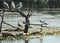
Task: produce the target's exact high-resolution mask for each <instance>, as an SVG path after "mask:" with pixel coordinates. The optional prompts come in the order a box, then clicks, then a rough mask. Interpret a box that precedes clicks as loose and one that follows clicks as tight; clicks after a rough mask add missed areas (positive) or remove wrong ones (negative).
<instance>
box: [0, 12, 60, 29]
mask: <svg viewBox="0 0 60 43" xmlns="http://www.w3.org/2000/svg"><path fill="white" fill-rule="evenodd" d="M24 13H25V14H27V13H28V11H24ZM13 14H14V15H13ZM32 14H33V15H32V16H31V17H30V18H29V19H30V22H31V23H33V24H40V21H39V20H42V21H45V22H46V23H48V25H47V26H48V27H60V14H56V15H50V14H43V13H41V12H39V13H38V12H36V11H33V12H32ZM0 18H1V17H0ZM0 20H1V19H0ZM4 21H5V22H7V23H9V24H11V25H13V26H16V27H18V26H17V24H18V22H19V23H20V24H21V25H23V26H24V24H23V23H22V22H23V21H25V19H24V17H22V16H21V15H20V14H17V13H16V12H15V13H11V12H6V13H5V14H4ZM8 27H9V28H11V27H10V26H7V25H5V24H3V28H6V29H7V28H8ZM33 27H36V26H33Z"/></svg>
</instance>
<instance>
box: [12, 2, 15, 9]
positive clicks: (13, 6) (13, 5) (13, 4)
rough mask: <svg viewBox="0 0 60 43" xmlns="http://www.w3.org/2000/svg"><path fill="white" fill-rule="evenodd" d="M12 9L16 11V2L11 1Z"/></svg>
mask: <svg viewBox="0 0 60 43" xmlns="http://www.w3.org/2000/svg"><path fill="white" fill-rule="evenodd" d="M11 8H13V9H15V3H14V1H11Z"/></svg>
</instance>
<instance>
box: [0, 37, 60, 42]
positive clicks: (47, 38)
mask: <svg viewBox="0 0 60 43" xmlns="http://www.w3.org/2000/svg"><path fill="white" fill-rule="evenodd" d="M0 43H60V36H45V37H43V38H42V39H39V38H36V39H30V40H5V41H0Z"/></svg>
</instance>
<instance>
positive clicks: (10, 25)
mask: <svg viewBox="0 0 60 43" xmlns="http://www.w3.org/2000/svg"><path fill="white" fill-rule="evenodd" d="M3 23H4V24H6V25H9V26H11V27H13V28H18V27H15V26H13V25H11V24H8V23H6V22H3Z"/></svg>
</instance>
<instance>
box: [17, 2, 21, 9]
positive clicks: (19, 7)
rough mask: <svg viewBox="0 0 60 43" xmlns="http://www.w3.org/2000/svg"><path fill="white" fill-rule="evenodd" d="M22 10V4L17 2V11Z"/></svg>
mask: <svg viewBox="0 0 60 43" xmlns="http://www.w3.org/2000/svg"><path fill="white" fill-rule="evenodd" d="M21 8H22V2H19V6H18V7H17V9H18V10H20V9H21Z"/></svg>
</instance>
